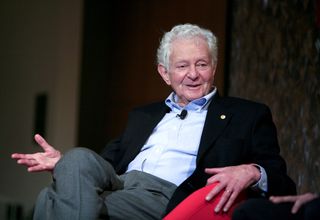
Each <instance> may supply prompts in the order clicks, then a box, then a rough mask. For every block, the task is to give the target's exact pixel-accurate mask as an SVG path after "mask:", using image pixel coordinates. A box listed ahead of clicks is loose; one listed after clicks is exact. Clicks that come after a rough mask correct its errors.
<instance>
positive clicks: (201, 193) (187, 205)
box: [164, 183, 246, 220]
mask: <svg viewBox="0 0 320 220" xmlns="http://www.w3.org/2000/svg"><path fill="white" fill-rule="evenodd" d="M216 185H217V183H214V184H211V185H208V186H205V187H203V188H201V189H199V190H197V191H195V192H194V193H192V194H191V195H190V196H189V197H187V198H186V199H185V200H184V201H182V202H181V203H180V204H179V205H178V206H177V207H176V208H175V209H173V210H172V211H171V212H170V213H169V214H168V215H167V216H166V217H165V218H164V220H231V217H232V213H233V210H234V208H235V207H236V206H237V205H238V204H239V203H241V202H242V201H243V200H244V199H245V198H246V196H245V193H244V192H243V193H241V194H240V195H239V196H238V198H237V199H236V201H235V203H234V204H233V205H232V207H231V208H230V209H229V211H228V212H219V213H215V212H214V208H215V207H216V205H217V204H218V202H219V201H220V198H221V196H222V194H223V192H220V193H219V194H218V195H217V196H216V197H215V198H214V199H212V200H211V201H209V202H208V201H206V200H205V197H206V195H207V194H208V193H209V191H210V190H211V189H212V188H213V187H215V186H216Z"/></svg>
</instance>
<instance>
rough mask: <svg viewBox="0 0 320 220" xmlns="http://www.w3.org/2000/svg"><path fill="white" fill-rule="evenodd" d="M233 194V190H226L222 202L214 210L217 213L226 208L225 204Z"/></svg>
mask: <svg viewBox="0 0 320 220" xmlns="http://www.w3.org/2000/svg"><path fill="white" fill-rule="evenodd" d="M231 194H232V191H231V190H228V189H226V190H225V191H224V192H223V194H222V196H221V198H220V201H219V203H218V205H217V206H216V207H215V209H214V211H215V212H220V210H221V209H222V207H223V206H224V204H225V203H226V202H227V201H228V199H229V198H230V196H231Z"/></svg>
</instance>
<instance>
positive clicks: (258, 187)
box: [251, 164, 268, 196]
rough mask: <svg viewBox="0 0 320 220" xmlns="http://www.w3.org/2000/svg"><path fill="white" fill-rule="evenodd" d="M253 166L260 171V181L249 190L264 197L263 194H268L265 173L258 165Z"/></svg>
mask: <svg viewBox="0 0 320 220" xmlns="http://www.w3.org/2000/svg"><path fill="white" fill-rule="evenodd" d="M253 165H254V166H255V167H257V168H258V169H259V170H260V179H259V181H258V182H256V183H255V184H254V185H252V186H251V189H253V190H255V191H260V192H261V195H262V196H264V195H265V193H266V192H268V179H267V173H266V171H265V169H264V168H263V167H262V166H260V165H258V164H253Z"/></svg>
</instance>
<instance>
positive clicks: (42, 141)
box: [34, 134, 52, 151]
mask: <svg viewBox="0 0 320 220" xmlns="http://www.w3.org/2000/svg"><path fill="white" fill-rule="evenodd" d="M34 140H35V141H36V142H37V143H38V144H39V146H40V147H42V149H43V150H44V151H48V150H50V149H52V146H51V145H49V144H48V142H47V141H46V140H45V139H44V138H43V137H42V136H41V135H40V134H36V135H35V136H34Z"/></svg>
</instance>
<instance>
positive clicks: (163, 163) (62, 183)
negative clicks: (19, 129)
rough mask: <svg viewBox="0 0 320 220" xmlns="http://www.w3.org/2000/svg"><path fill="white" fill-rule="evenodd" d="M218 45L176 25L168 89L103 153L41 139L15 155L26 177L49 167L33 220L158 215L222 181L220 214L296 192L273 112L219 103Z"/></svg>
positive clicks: (166, 47) (167, 44) (161, 54)
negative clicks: (31, 150)
mask: <svg viewBox="0 0 320 220" xmlns="http://www.w3.org/2000/svg"><path fill="white" fill-rule="evenodd" d="M217 50H218V49H217V40H216V37H215V36H214V35H213V34H212V32H211V31H209V30H206V29H203V28H200V27H199V26H196V25H190V24H184V25H177V26H175V27H173V29H172V30H171V31H169V32H167V33H165V34H164V36H163V38H162V40H161V43H160V46H159V48H158V51H157V59H158V72H159V74H160V75H161V77H162V79H163V80H164V81H165V83H166V84H168V85H169V86H171V88H172V90H173V91H172V93H171V94H170V95H169V96H168V97H167V99H166V100H165V101H162V102H159V103H153V104H149V105H146V106H143V107H139V108H136V109H134V110H133V111H132V112H131V113H130V115H129V119H128V123H127V126H126V129H125V131H124V132H123V135H121V137H120V138H118V139H116V140H115V141H113V142H112V143H110V144H108V145H107V146H106V147H105V149H104V150H103V152H102V154H101V155H97V154H95V153H94V152H92V151H90V150H88V149H84V148H75V149H73V150H71V151H70V152H68V153H66V154H65V155H64V156H62V155H61V153H60V152H59V151H58V150H56V149H55V148H53V147H52V146H50V145H49V144H48V143H47V142H46V141H45V140H44V139H43V138H42V137H41V136H40V135H36V136H35V140H36V141H37V142H38V143H39V145H40V146H41V147H42V148H43V149H44V152H42V153H35V154H13V155H12V157H13V158H15V159H17V162H18V163H19V164H24V165H26V166H27V167H28V170H29V171H30V172H34V171H43V170H49V171H52V175H53V183H52V185H51V186H49V187H47V188H45V189H44V190H43V191H42V192H41V193H40V195H39V198H38V201H37V204H36V209H35V219H50V218H52V219H97V218H99V217H101V218H104V217H105V218H109V219H139V220H142V219H147V220H149V219H161V217H162V216H163V215H164V214H165V213H166V212H169V211H170V210H172V209H173V208H174V207H175V206H176V205H177V204H179V203H180V202H181V201H182V200H184V199H185V198H186V197H188V195H190V194H191V193H192V192H194V191H196V190H198V189H200V188H202V187H204V186H206V185H210V184H212V183H217V182H218V184H217V185H216V187H214V188H212V190H210V191H209V192H208V194H207V195H206V196H205V198H202V199H203V200H208V201H209V200H212V199H213V198H214V197H215V196H216V195H217V194H218V193H220V192H223V194H222V196H221V199H220V201H219V203H218V204H217V206H216V207H215V210H212V212H214V211H215V212H220V211H228V209H229V208H230V207H231V206H232V204H233V203H234V201H235V199H236V198H237V196H238V195H239V193H240V192H242V191H244V190H248V192H249V196H250V195H255V196H266V195H268V194H273V195H281V194H292V193H295V184H294V183H293V182H292V181H291V179H290V178H289V177H288V176H287V175H286V165H285V162H284V160H283V159H282V158H281V156H280V155H279V146H278V142H277V134H276V128H275V126H274V124H273V122H272V117H271V113H270V110H269V109H268V107H267V106H265V105H263V104H258V103H254V102H250V101H246V100H242V99H238V98H222V97H220V96H219V94H218V91H217V88H216V87H215V86H214V85H213V84H214V76H215V72H216V67H217Z"/></svg>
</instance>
